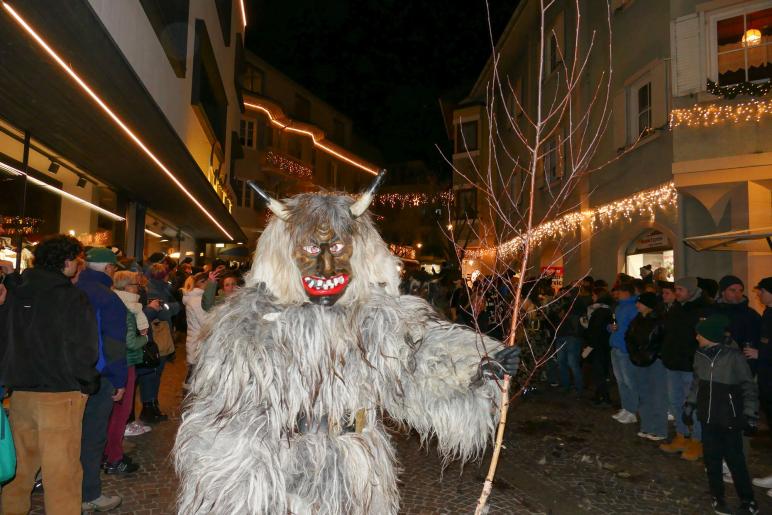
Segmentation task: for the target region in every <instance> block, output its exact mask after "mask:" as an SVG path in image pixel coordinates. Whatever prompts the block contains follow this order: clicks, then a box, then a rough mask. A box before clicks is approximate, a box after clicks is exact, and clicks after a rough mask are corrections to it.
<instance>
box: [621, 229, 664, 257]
mask: <svg viewBox="0 0 772 515" xmlns="http://www.w3.org/2000/svg"><path fill="white" fill-rule="evenodd" d="M671 247H672V245H670V240H668V239H667V236H665V235H664V234H662V233H661V232H660V231H656V230H651V231H646V232H645V233H643V234H641V235H640V236H639V237H638V239H636V240H635V242H634V244H633V251H632V252H631V254H636V253H639V252H641V251H644V250H649V249H666V248H671Z"/></svg>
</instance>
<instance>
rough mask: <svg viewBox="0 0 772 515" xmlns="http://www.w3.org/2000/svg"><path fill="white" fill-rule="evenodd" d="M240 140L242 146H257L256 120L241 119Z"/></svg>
mask: <svg viewBox="0 0 772 515" xmlns="http://www.w3.org/2000/svg"><path fill="white" fill-rule="evenodd" d="M239 142H240V143H241V145H242V146H244V147H248V148H255V121H254V120H245V119H243V118H242V119H241V125H240V128H239Z"/></svg>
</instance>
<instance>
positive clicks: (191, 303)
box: [182, 272, 217, 388]
mask: <svg viewBox="0 0 772 515" xmlns="http://www.w3.org/2000/svg"><path fill="white" fill-rule="evenodd" d="M208 280H209V275H208V274H207V273H206V272H202V273H199V274H195V275H192V276H190V277H188V278H187V279H186V280H185V285H184V286H183V287H182V304H183V305H184V306H185V317H186V318H187V321H188V333H187V338H186V340H185V351H186V361H187V363H188V374H187V376H186V377H185V384H184V385H183V386H184V387H185V388H187V387H188V379H189V378H190V374H191V372H192V370H193V367H194V366H195V365H196V361H197V360H198V351H199V346H200V344H201V329H202V328H203V326H204V322H205V321H206V318H207V316H208V313H207V312H206V311H204V308H203V306H202V305H201V299H202V298H203V295H204V289H205V288H206V283H207V281H208ZM214 280H215V281H216V280H217V279H216V278H215V279H214Z"/></svg>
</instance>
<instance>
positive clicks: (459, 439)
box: [385, 295, 501, 461]
mask: <svg viewBox="0 0 772 515" xmlns="http://www.w3.org/2000/svg"><path fill="white" fill-rule="evenodd" d="M399 303H400V312H401V317H402V322H403V323H404V324H405V325H406V327H405V328H406V330H407V335H408V336H407V338H406V339H407V340H408V341H405V342H403V343H402V345H400V346H399V347H398V349H396V354H397V355H398V356H399V362H400V365H401V373H400V374H399V376H400V385H401V388H400V389H399V391H396V389H395V391H394V392H393V396H391V398H389V399H386V401H385V402H386V406H385V407H386V409H387V410H388V411H389V414H390V415H391V416H392V417H394V418H396V419H399V420H402V421H403V422H405V423H407V424H408V425H410V426H412V427H414V428H415V429H416V430H417V431H418V432H419V434H420V435H421V438H422V439H424V440H426V439H428V438H430V437H432V436H435V437H436V438H437V444H438V449H439V452H440V454H441V455H442V456H443V458H445V459H446V460H451V459H461V460H463V461H467V460H469V459H474V458H477V457H479V455H480V454H481V453H482V452H483V451H484V449H485V446H486V445H487V444H488V441H489V439H490V438H491V437H492V435H493V432H494V430H495V427H496V424H497V422H498V410H497V400H498V397H499V395H500V389H499V386H498V385H497V383H496V381H493V380H485V381H476V379H478V378H479V376H478V375H477V374H478V370H479V364H480V359H481V357H482V356H483V355H484V354H485V353H491V352H493V351H494V350H496V349H498V348H501V343H499V342H497V341H495V340H493V339H491V338H488V337H483V336H480V335H478V334H477V333H476V332H474V331H472V330H470V329H467V328H465V327H461V326H459V325H455V324H451V323H449V322H445V321H442V320H440V319H438V317H437V316H436V314H435V312H434V310H433V309H432V307H431V306H430V305H429V304H427V303H426V302H425V301H423V300H422V299H419V298H417V297H413V296H408V295H405V296H402V297H400V299H399Z"/></svg>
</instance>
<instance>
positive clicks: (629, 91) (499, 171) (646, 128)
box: [454, 0, 772, 285]
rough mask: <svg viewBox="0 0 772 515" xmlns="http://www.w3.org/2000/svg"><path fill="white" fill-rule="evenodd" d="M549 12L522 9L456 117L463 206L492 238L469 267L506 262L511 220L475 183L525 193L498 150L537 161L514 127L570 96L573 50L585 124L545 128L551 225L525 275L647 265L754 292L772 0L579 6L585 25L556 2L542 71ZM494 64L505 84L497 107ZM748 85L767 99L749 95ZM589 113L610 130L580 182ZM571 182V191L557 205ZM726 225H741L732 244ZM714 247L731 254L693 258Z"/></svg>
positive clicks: (766, 191) (771, 67)
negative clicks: (485, 179) (578, 59)
mask: <svg viewBox="0 0 772 515" xmlns="http://www.w3.org/2000/svg"><path fill="white" fill-rule="evenodd" d="M538 4H539V2H535V1H524V2H521V4H520V5H519V7H518V8H517V10H516V12H515V13H514V15H513V17H512V19H511V20H510V22H509V25H508V26H507V28H506V29H505V32H504V33H503V35H502V37H501V38H500V40H499V41H498V43H497V46H496V52H497V54H498V56H499V57H498V67H497V69H496V70H493V64H492V62H491V61H489V62H488V63H487V65H486V67H485V69H484V70H483V72H482V73H481V75H480V77H479V79H478V81H477V83H476V85H475V86H474V88H473V90H472V91H471V92H470V95H469V96H468V98H467V99H466V100H465V101H464V103H462V104H461V105H460V106H459V107H458V108H457V109H456V111H455V112H454V130H455V149H456V153H455V154H454V166H455V168H456V170H457V171H456V175H455V178H454V189H456V190H457V191H456V197H457V210H456V211H457V212H459V213H462V212H463V213H467V214H468V213H474V214H477V213H481V214H480V215H478V216H476V220H475V223H477V224H479V225H480V227H481V229H480V230H479V231H478V233H479V234H480V235H481V236H482V238H481V239H480V241H477V242H471V244H470V246H469V249H470V250H471V252H470V253H469V255H470V256H472V258H470V259H467V260H466V263H465V264H466V267H467V272H469V271H470V269H471V268H477V267H479V260H480V259H482V260H483V261H485V262H487V266H495V265H494V264H493V263H494V262H495V256H496V255H498V256H499V258H501V254H502V251H504V250H506V249H507V248H508V247H507V245H506V244H507V241H508V240H507V239H505V238H501V237H500V236H501V235H502V234H504V233H505V231H502V230H501V229H500V228H501V225H502V220H501V218H502V216H498V217H493V218H492V219H487V220H486V218H485V217H486V213H490V211H491V210H490V209H489V206H488V205H486V202H488V199H489V197H487V196H485V195H476V198H475V193H472V191H473V190H474V189H475V188H471V187H470V184H469V182H468V181H467V180H466V178H467V177H468V176H469V174H470V173H472V172H473V170H488V169H490V170H492V172H493V176H494V177H497V180H498V182H499V183H500V184H502V187H501V188H500V189H502V190H508V191H509V198H514V199H515V203H517V202H522V201H523V200H524V199H527V198H528V197H529V194H530V189H529V187H528V184H527V183H526V182H527V181H525V180H524V179H525V177H527V174H522V173H519V174H518V173H514V174H513V173H511V169H512V167H507V166H506V165H502V160H501V159H500V156H501V155H503V154H506V153H508V154H511V155H513V156H516V157H517V156H521V157H522V156H524V155H525V153H524V149H523V148H522V145H521V144H520V143H519V142H518V139H517V138H516V137H515V130H513V129H510V128H511V127H512V125H511V124H515V125H517V127H524V129H523V130H524V131H526V133H528V131H529V130H531V129H529V125H528V122H527V120H529V119H530V120H532V119H534V116H535V113H536V111H537V109H536V108H537V102H538V100H537V99H538V97H539V93H540V92H541V94H542V99H543V101H542V108H543V109H548V107H549V102H552V101H553V99H554V98H563V97H562V96H561V95H565V91H561V81H563V83H564V82H565V77H564V76H565V71H564V68H562V66H561V62H562V60H563V59H564V56H569V57H565V59H569V58H570V56H572V55H574V52H576V54H577V55H580V56H582V58H584V56H587V55H589V57H588V59H587V64H586V66H585V67H584V75H583V78H582V80H580V81H578V83H577V86H576V88H575V89H574V90H573V91H572V93H571V100H572V102H571V108H570V111H571V113H572V114H573V116H572V117H570V118H569V116H568V115H566V116H564V117H562V118H561V119H560V120H559V121H557V122H556V125H555V126H554V127H552V128H554V129H555V130H550V131H549V132H550V137H549V138H548V139H546V140H545V141H544V142H543V143H542V147H541V148H542V150H541V153H540V158H539V162H538V165H537V175H536V185H535V186H536V187H535V188H534V190H533V191H534V209H533V214H534V217H535V220H538V221H540V222H542V221H543V222H544V223H542V224H541V225H540V226H538V227H536V231H537V233H538V235H539V238H538V240H537V241H538V244H537V245H536V248H535V252H534V255H533V256H532V257H531V260H530V261H529V272H530V273H531V274H532V275H535V274H536V273H538V272H539V271H540V270H541V269H542V268H543V267H549V266H552V267H555V269H556V270H559V271H560V272H561V273H563V274H565V276H566V277H567V278H578V277H581V276H583V275H584V274H591V275H593V276H595V277H601V278H604V279H606V280H612V279H613V278H614V276H615V274H616V273H618V272H624V273H627V274H629V275H633V276H638V275H639V274H640V268H641V267H643V266H646V265H651V267H652V268H654V269H656V268H660V267H661V268H665V269H666V270H667V273H668V275H669V276H670V277H680V276H685V275H695V276H702V277H712V278H716V279H718V278H719V277H720V276H721V275H724V274H727V273H733V274H735V275H738V276H739V277H741V278H743V279H744V280H745V281H746V285H748V284H750V285H753V284H755V283H756V282H757V281H758V279H759V278H760V277H763V276H765V275H769V273H770V270H772V254H771V253H770V248H769V247H768V246H766V242H764V241H763V239H762V240H760V241H758V240H757V241H753V242H746V243H747V244H745V245H742V244H740V243H738V241H739V240H738V238H740V239H742V238H747V237H749V236H750V237H754V236H755V237H758V236H759V235H762V234H763V233H764V231H765V230H766V231H769V230H770V227H771V226H772V218H770V217H772V194H771V193H770V192H771V188H772V167H770V159H769V157H768V155H769V153H770V148H769V147H770V144H772V143H771V142H772V117H770V116H769V113H770V112H769V110H768V108H767V106H768V105H769V102H770V95H769V94H765V93H764V91H765V89H768V84H769V81H770V78H772V1H737V0H715V1H710V2H699V1H697V0H691V1H688V0H670V1H664V0H663V1H662V2H644V1H641V0H614V1H612V2H611V6H610V10H607V9H606V5H605V4H606V3H605V2H593V1H580V2H579V3H578V4H579V8H580V11H581V17H577V13H576V8H575V5H576V4H575V3H574V2H566V1H562V2H561V1H558V2H555V4H554V6H553V7H552V8H551V9H550V10H549V11H548V12H547V13H546V17H545V34H546V36H545V45H544V53H543V54H542V59H543V60H544V62H543V63H541V64H543V67H542V70H543V73H542V74H541V76H540V75H539V65H540V58H539V56H540V49H541V44H540V42H541V37H540V31H539V27H540V16H541V13H540V11H539V5H538ZM655 4H656V5H655ZM663 7H665V8H663ZM577 19H579V20H580V21H579V22H578V23H577ZM577 26H578V28H579V35H578V37H577V36H576V34H577ZM608 26H610V28H611V37H610V38H609V31H608ZM633 43H634V44H633ZM591 46H592V52H590V47H591ZM609 51H610V58H609ZM494 71H495V72H496V75H498V77H499V78H500V82H501V83H503V84H505V87H503V88H501V89H500V91H501V92H502V93H501V94H500V95H498V97H497V100H496V101H495V102H494V103H491V102H490V98H491V96H490V95H489V91H490V90H489V87H490V84H491V83H492V82H493V78H494V73H493V72H494ZM709 80H711V81H714V82H716V83H717V84H718V85H719V86H723V87H725V89H724V90H722V91H720V90H718V89H715V88H713V86H709V82H708V81H709ZM738 85H739V86H740V87H742V88H746V89H744V90H743V91H752V92H753V93H754V94H755V95H756V96H751V95H747V94H737V93H738V91H739V90H738V89H733V88H738ZM709 88H710V90H711V91H712V93H711V92H709V91H708V90H709ZM556 91H557V92H558V95H557V96H556V95H555V94H554V93H555V92H556ZM735 94H736V96H735ZM730 96H734V97H735V98H728V97H730ZM514 98H517V99H518V101H514ZM606 108H607V110H604V109H606ZM584 113H589V116H590V117H591V118H592V117H594V118H593V120H594V123H595V125H592V124H590V126H591V127H599V134H600V136H599V139H598V140H597V148H596V149H595V150H594V153H593V155H592V159H591V160H589V161H588V162H587V163H586V164H584V165H582V167H580V169H578V171H579V172H581V173H577V174H573V173H572V172H574V171H577V167H576V166H575V161H572V157H571V156H572V150H571V149H572V148H573V149H575V148H579V147H581V145H582V142H581V141H579V138H581V137H583V136H582V134H583V131H581V130H576V128H577V126H579V124H578V123H577V122H576V120H577V119H579V118H578V116H577V114H579V116H581V114H584ZM604 113H610V114H604ZM572 120H573V123H572ZM491 127H493V128H494V130H493V131H491ZM552 128H551V129H552ZM491 132H492V133H493V134H492V135H491ZM588 132H589V134H590V135H591V134H592V133H593V132H592V130H590V131H588ZM531 134H532V132H531ZM584 134H586V133H584ZM470 142H471V144H470ZM491 156H493V157H491ZM561 188H566V191H570V193H568V194H566V195H564V196H562V197H560V198H559V199H557V200H556V195H555V191H560V190H561ZM497 194H498V195H500V194H501V191H499V192H498V193H497ZM465 195H466V198H467V200H463V199H464V196H465ZM459 200H460V201H461V202H460V203H459ZM465 205H466V206H473V208H470V207H464V206H465ZM519 207H520V212H521V213H522V212H524V211H526V209H525V208H524V207H523V206H522V204H521V205H519ZM459 216H460V215H459ZM549 223H551V224H552V225H548V224H549ZM537 225H538V224H537ZM556 227H558V228H557V229H556ZM730 231H744V232H743V233H742V234H741V235H740V236H737V235H735V236H734V237H731V235H730V236H726V235H723V233H726V232H730ZM507 236H508V237H509V236H511V235H507ZM703 237H706V238H703ZM707 237H710V238H707ZM716 239H717V240H716ZM714 240H715V241H719V243H718V244H713V245H711V246H710V247H711V248H714V249H715V248H725V249H730V250H721V251H718V250H709V249H705V250H701V251H697V250H695V249H696V248H704V247H708V245H701V242H703V241H711V242H714ZM759 243H762V244H763V245H761V244H759ZM693 247H694V248H693ZM475 258H476V259H475ZM469 261H472V262H474V261H478V262H477V263H475V265H473V266H470V265H469ZM502 261H506V258H505V259H503V260H500V261H499V263H501V262H502Z"/></svg>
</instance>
